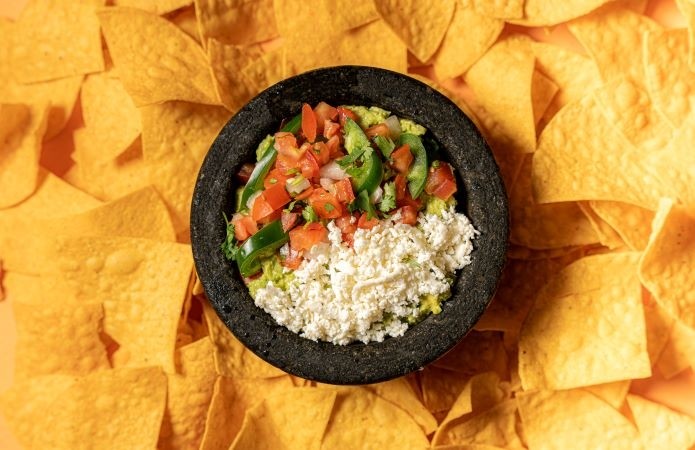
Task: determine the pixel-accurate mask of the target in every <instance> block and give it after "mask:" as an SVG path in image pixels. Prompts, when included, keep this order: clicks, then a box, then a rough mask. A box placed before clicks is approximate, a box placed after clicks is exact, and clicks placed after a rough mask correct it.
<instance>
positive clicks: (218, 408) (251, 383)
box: [200, 376, 294, 450]
mask: <svg viewBox="0 0 695 450" xmlns="http://www.w3.org/2000/svg"><path fill="white" fill-rule="evenodd" d="M292 389H294V385H293V384H292V380H291V378H290V377H289V376H280V377H275V378H265V379H261V378H249V379H242V378H227V377H218V378H217V381H216V382H215V388H214V391H213V394H212V400H211V403H210V409H208V414H207V420H206V421H205V434H204V435H203V441H202V442H201V444H200V449H201V450H216V449H219V448H228V447H229V445H230V444H231V443H232V442H233V441H234V438H235V437H236V435H237V433H238V432H239V430H240V429H241V424H242V422H243V421H244V415H245V413H246V411H247V410H248V409H250V408H252V407H253V406H255V405H257V404H258V403H259V402H260V401H262V400H263V399H264V398H265V397H270V396H274V395H276V394H277V395H285V394H286V393H288V392H290V391H291V390H292Z"/></svg>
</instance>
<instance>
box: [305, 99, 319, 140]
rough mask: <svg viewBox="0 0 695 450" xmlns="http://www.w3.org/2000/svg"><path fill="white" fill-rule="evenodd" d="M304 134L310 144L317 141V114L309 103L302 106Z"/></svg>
mask: <svg viewBox="0 0 695 450" xmlns="http://www.w3.org/2000/svg"><path fill="white" fill-rule="evenodd" d="M302 134H303V135H304V137H305V138H306V139H307V140H308V141H309V142H314V141H315V140H316V114H314V110H313V109H311V106H309V104H307V103H304V104H303V105H302Z"/></svg>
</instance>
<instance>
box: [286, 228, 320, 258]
mask: <svg viewBox="0 0 695 450" xmlns="http://www.w3.org/2000/svg"><path fill="white" fill-rule="evenodd" d="M327 241H328V230H327V229H326V227H324V226H323V225H322V224H320V223H318V222H312V223H308V224H306V225H305V226H303V227H296V228H293V229H291V230H290V247H291V248H293V249H294V250H295V251H298V252H299V251H302V250H310V249H311V247H313V246H314V245H316V244H318V243H319V242H327Z"/></svg>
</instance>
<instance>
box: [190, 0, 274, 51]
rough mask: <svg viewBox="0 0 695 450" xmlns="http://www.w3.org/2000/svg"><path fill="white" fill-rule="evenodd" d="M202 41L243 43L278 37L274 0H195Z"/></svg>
mask: <svg viewBox="0 0 695 450" xmlns="http://www.w3.org/2000/svg"><path fill="white" fill-rule="evenodd" d="M195 10H196V12H197V14H198V28H199V30H200V36H201V38H202V40H203V43H205V42H207V40H208V39H217V40H218V41H220V42H222V43H223V44H233V45H243V44H253V43H256V42H261V41H266V40H268V39H272V38H274V37H277V35H278V31H277V28H276V25H275V12H274V11H273V0H195Z"/></svg>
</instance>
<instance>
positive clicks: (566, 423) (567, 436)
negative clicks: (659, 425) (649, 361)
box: [517, 389, 643, 450]
mask: <svg viewBox="0 0 695 450" xmlns="http://www.w3.org/2000/svg"><path fill="white" fill-rule="evenodd" d="M517 402H518V403H519V413H520V414H521V421H522V423H523V425H524V435H525V436H526V440H527V442H528V445H529V447H530V448H534V449H535V448H538V449H554V448H616V449H618V448H619V449H625V450H628V449H634V450H641V449H642V448H643V447H642V443H641V442H640V437H639V434H638V433H637V430H636V429H635V427H634V426H633V425H632V424H631V423H630V422H629V421H628V420H627V418H625V417H624V416H623V415H622V414H620V412H618V411H617V410H616V409H614V408H613V407H611V406H610V405H608V404H607V403H605V402H604V401H602V400H600V399H599V398H598V397H596V396H594V395H593V394H591V393H589V392H586V391H584V390H582V389H573V390H568V391H557V392H553V391H538V392H522V393H519V394H517Z"/></svg>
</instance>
